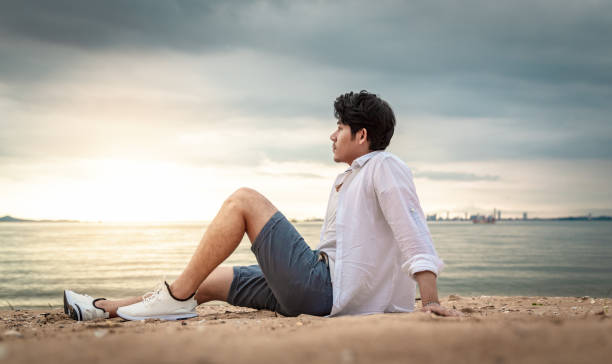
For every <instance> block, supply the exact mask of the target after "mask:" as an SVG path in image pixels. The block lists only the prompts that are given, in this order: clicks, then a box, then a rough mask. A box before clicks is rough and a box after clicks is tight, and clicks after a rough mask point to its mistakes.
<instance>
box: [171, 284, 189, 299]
mask: <svg viewBox="0 0 612 364" xmlns="http://www.w3.org/2000/svg"><path fill="white" fill-rule="evenodd" d="M175 283H176V282H175ZM168 293H170V296H171V297H172V298H174V299H175V300H177V301H186V300H187V299H189V298H191V296H193V295H194V293H195V292H192V293H190V292H186V291H184V290H181V289H180V288H178V287H175V286H174V283H172V284H171V285H168Z"/></svg>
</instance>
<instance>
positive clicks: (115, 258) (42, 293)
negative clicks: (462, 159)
mask: <svg viewBox="0 0 612 364" xmlns="http://www.w3.org/2000/svg"><path fill="white" fill-rule="evenodd" d="M295 226H296V228H297V229H298V231H299V232H300V233H301V234H302V236H303V237H304V238H305V240H306V241H307V243H308V244H309V245H310V246H311V247H312V248H315V247H316V245H317V243H318V240H319V231H320V227H321V224H320V223H297V224H295ZM429 228H430V230H431V232H432V236H433V239H434V244H435V246H436V250H437V251H438V254H439V255H440V257H441V258H442V259H443V260H444V262H445V264H446V267H445V268H444V270H443V271H442V272H441V274H440V276H439V279H438V290H439V293H440V295H441V296H445V295H448V294H451V293H454V294H460V295H537V296H592V297H612V222H607V221H564V222H561V221H502V222H499V223H497V224H494V225H478V224H471V223H459V222H433V223H431V222H430V223H429ZM205 230H206V225H205V224H196V223H164V224H142V223H141V224H111V223H1V224H0V309H7V308H10V307H11V306H12V307H14V308H41V307H49V306H52V307H59V306H61V304H62V291H63V290H64V289H65V288H70V289H73V290H75V291H78V292H84V293H88V294H90V295H91V296H94V297H106V298H120V297H126V296H134V295H142V294H144V293H145V292H147V291H150V290H151V289H152V288H153V287H154V286H155V284H156V283H157V282H159V281H160V280H161V279H163V278H164V276H165V277H166V279H167V280H168V281H169V282H171V281H172V280H173V279H174V278H176V277H177V276H178V275H179V274H180V273H181V271H182V269H183V267H184V266H185V265H186V264H187V262H188V261H189V258H190V256H191V254H192V253H193V251H194V250H195V248H196V246H197V244H198V243H199V241H200V239H201V237H202V234H203V233H204V232H205ZM247 264H256V260H255V257H254V256H253V254H252V253H251V250H250V243H249V242H248V239H247V238H246V237H245V239H244V240H243V241H242V243H241V244H240V246H239V247H238V249H237V250H236V251H235V252H234V253H233V254H232V255H231V256H230V257H229V258H228V259H227V261H226V262H225V263H224V264H223V265H227V266H232V265H247Z"/></svg>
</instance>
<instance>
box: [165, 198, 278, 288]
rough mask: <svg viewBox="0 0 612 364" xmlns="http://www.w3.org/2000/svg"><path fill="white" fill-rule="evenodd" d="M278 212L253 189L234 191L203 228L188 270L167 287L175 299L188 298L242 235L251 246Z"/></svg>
mask: <svg viewBox="0 0 612 364" xmlns="http://www.w3.org/2000/svg"><path fill="white" fill-rule="evenodd" d="M277 211H278V210H277V208H276V207H274V205H272V203H271V202H270V201H268V199H266V198H265V197H264V196H263V195H261V194H260V193H259V192H257V191H255V190H252V189H249V188H241V189H239V190H238V191H236V192H234V193H233V194H232V195H231V196H230V197H229V198H228V199H227V200H225V202H224V203H223V206H221V209H220V210H219V213H217V216H215V218H214V219H213V221H212V222H211V223H210V225H209V226H208V228H207V229H206V232H205V233H204V236H203V237H202V240H201V241H200V244H199V245H198V248H197V249H196V251H195V253H194V254H193V256H192V257H191V260H190V261H189V264H188V265H187V267H186V268H185V269H184V270H183V272H182V273H181V275H180V276H179V277H178V278H177V279H176V280H175V281H174V282H173V283H172V285H171V286H170V290H171V291H172V294H173V295H174V296H175V297H177V298H186V297H189V296H190V295H191V294H192V293H193V292H195V291H196V289H197V288H198V287H199V286H200V284H202V282H204V280H205V279H206V277H207V276H208V275H209V274H210V272H212V271H213V269H215V268H216V267H217V266H218V265H219V264H221V263H222V262H223V261H224V260H225V259H227V257H229V256H230V254H231V253H232V252H233V251H234V250H236V248H237V247H238V244H240V241H241V240H242V238H243V237H244V233H245V232H246V234H247V235H248V237H249V240H251V243H253V242H254V241H255V238H257V235H259V232H260V231H261V229H262V228H263V227H264V225H265V224H266V223H267V222H268V220H270V218H271V217H272V215H274V214H275V213H276V212H277Z"/></svg>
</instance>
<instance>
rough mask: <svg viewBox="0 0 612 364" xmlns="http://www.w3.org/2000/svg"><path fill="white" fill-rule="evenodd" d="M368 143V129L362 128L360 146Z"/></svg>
mask: <svg viewBox="0 0 612 364" xmlns="http://www.w3.org/2000/svg"><path fill="white" fill-rule="evenodd" d="M367 142H368V130H367V129H366V128H362V129H361V130H359V144H363V143H367Z"/></svg>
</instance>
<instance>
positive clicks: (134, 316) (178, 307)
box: [117, 281, 198, 320]
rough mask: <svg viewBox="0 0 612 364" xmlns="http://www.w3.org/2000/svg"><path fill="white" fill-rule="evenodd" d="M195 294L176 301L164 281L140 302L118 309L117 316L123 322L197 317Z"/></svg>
mask: <svg viewBox="0 0 612 364" xmlns="http://www.w3.org/2000/svg"><path fill="white" fill-rule="evenodd" d="M197 305H198V303H197V301H196V299H195V292H194V293H193V294H192V295H191V296H190V297H188V298H185V299H183V300H181V299H178V298H176V297H174V296H173V295H172V293H171V292H170V286H169V285H168V283H166V281H164V282H160V283H159V284H158V285H157V287H155V290H154V291H153V292H148V293H146V294H145V295H144V296H142V301H141V302H137V303H134V304H132V305H129V306H123V307H119V309H118V310H117V315H119V317H121V318H123V319H125V320H145V319H149V318H152V319H160V320H182V319H187V318H191V317H196V316H198V313H197V312H196V310H195V308H196V306H197Z"/></svg>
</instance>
